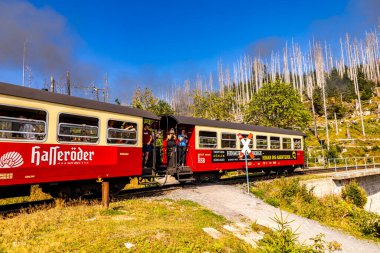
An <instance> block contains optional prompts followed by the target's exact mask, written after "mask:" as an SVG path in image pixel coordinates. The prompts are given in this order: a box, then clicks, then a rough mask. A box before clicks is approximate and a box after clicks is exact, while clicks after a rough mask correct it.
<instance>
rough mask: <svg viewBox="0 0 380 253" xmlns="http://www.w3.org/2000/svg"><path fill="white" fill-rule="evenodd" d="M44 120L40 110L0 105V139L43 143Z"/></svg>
mask: <svg viewBox="0 0 380 253" xmlns="http://www.w3.org/2000/svg"><path fill="white" fill-rule="evenodd" d="M46 119H47V113H46V112H45V111H42V110H34V109H29V108H22V107H14V106H6V105H0V139H13V140H24V141H25V140H27V141H43V140H44V139H45V137H46Z"/></svg>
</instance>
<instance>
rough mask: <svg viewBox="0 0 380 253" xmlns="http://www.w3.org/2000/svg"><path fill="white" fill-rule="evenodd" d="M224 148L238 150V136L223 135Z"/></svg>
mask: <svg viewBox="0 0 380 253" xmlns="http://www.w3.org/2000/svg"><path fill="white" fill-rule="evenodd" d="M222 148H236V134H229V133H222Z"/></svg>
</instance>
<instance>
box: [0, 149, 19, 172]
mask: <svg viewBox="0 0 380 253" xmlns="http://www.w3.org/2000/svg"><path fill="white" fill-rule="evenodd" d="M23 164H24V159H22V156H21V155H20V153H18V152H16V151H11V152H8V153H5V154H4V155H3V156H2V157H1V158H0V168H2V169H5V168H17V167H20V166H21V165H23Z"/></svg>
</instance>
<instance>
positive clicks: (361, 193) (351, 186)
mask: <svg viewBox="0 0 380 253" xmlns="http://www.w3.org/2000/svg"><path fill="white" fill-rule="evenodd" d="M342 198H343V199H344V200H345V201H347V202H349V203H352V204H354V205H356V206H357V207H360V208H363V207H364V205H365V204H366V203H367V194H366V192H365V190H364V189H363V188H361V187H360V186H359V185H358V183H357V182H356V181H351V182H350V183H348V184H346V185H345V186H344V187H343V189H342Z"/></svg>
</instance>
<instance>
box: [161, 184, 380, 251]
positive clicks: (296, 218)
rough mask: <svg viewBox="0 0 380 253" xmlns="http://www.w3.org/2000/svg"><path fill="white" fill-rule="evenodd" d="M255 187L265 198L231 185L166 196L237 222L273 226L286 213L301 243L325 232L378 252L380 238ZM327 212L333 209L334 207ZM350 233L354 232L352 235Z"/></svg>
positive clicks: (346, 245)
mask: <svg viewBox="0 0 380 253" xmlns="http://www.w3.org/2000/svg"><path fill="white" fill-rule="evenodd" d="M276 180H278V179H276ZM276 180H273V181H276ZM281 180H282V179H280V180H279V182H282V181H281ZM285 180H287V179H285ZM298 183H299V182H298V181H297V184H298ZM262 184H267V187H268V188H267V192H270V190H269V189H272V190H273V191H278V188H277V187H276V185H273V184H272V183H271V182H268V181H264V182H262ZM280 184H281V183H280ZM252 190H253V192H255V193H256V194H258V195H260V196H261V197H262V199H260V198H258V197H255V196H254V195H252V194H251V195H248V194H247V193H246V192H245V189H242V188H241V187H240V188H239V187H236V186H230V185H205V186H199V187H193V188H185V189H181V190H177V191H175V192H172V193H170V194H169V195H167V196H165V198H171V199H175V200H179V199H186V200H191V201H194V202H196V203H198V204H200V205H202V206H204V207H206V208H208V209H210V210H212V211H214V212H215V213H217V214H219V215H221V216H224V217H226V218H227V219H228V220H231V221H234V222H237V223H244V222H245V223H251V222H255V223H257V224H259V225H262V226H265V227H269V228H277V227H278V223H276V222H275V221H274V220H273V217H275V216H278V217H279V216H281V212H282V215H283V217H286V219H287V220H288V221H291V222H290V223H289V224H288V225H289V226H290V227H291V228H292V230H293V231H297V233H298V234H299V241H300V242H306V243H308V244H312V243H313V242H312V240H310V238H313V237H314V238H315V237H316V236H318V235H319V234H324V235H325V238H326V240H327V241H336V242H338V243H339V244H341V247H342V250H343V252H348V253H351V252H352V253H357V252H366V253H370V252H374V253H375V252H376V253H377V252H379V251H380V244H378V242H376V239H373V240H372V241H369V240H367V239H365V238H364V237H363V236H361V235H360V234H359V233H356V232H354V231H347V230H343V229H338V227H339V225H338V224H335V225H336V226H335V227H336V228H332V227H331V226H327V223H326V222H318V221H316V220H312V219H308V218H305V217H301V214H300V215H296V214H294V213H292V212H294V209H293V210H290V209H291V208H285V207H284V206H282V207H281V200H275V198H274V197H268V196H265V192H261V193H258V192H260V191H259V190H260V188H253V189H252ZM288 190H289V189H288ZM286 192H287V194H288V196H291V195H293V194H294V193H296V192H294V191H293V192H292V189H290V190H289V191H286ZM267 197H268V198H267ZM298 197H299V196H298ZM270 198H271V199H270ZM288 200H289V201H293V200H294V199H292V198H288ZM312 201H316V199H313V200H312ZM268 203H271V204H268ZM275 203H277V204H275ZM299 204H300V203H299ZM273 205H275V206H277V207H275V206H273ZM315 205H316V206H317V205H318V206H320V204H319V203H318V202H316V203H315ZM280 207H281V208H282V209H288V211H281V209H280ZM298 208H299V209H302V208H303V209H304V211H305V213H307V212H313V211H316V210H313V209H312V208H311V207H310V206H307V205H304V204H303V206H302V204H300V206H298ZM309 208H310V209H309ZM322 208H324V206H322ZM344 208H346V207H343V209H344ZM326 210H327V209H326ZM327 211H328V212H331V210H327ZM344 212H345V211H344ZM295 213H297V212H295ZM321 215H325V214H321ZM335 215H336V216H339V215H341V212H340V210H338V212H337V213H335ZM302 216H305V215H302ZM325 217H328V218H332V216H331V215H329V216H326V215H325ZM336 221H337V220H336ZM338 222H341V221H338ZM323 223H325V224H323ZM341 224H343V225H344V226H349V225H350V224H348V225H347V224H344V222H342V223H341ZM350 232H352V233H351V234H350ZM359 249H360V250H359ZM358 250H359V251H358Z"/></svg>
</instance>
